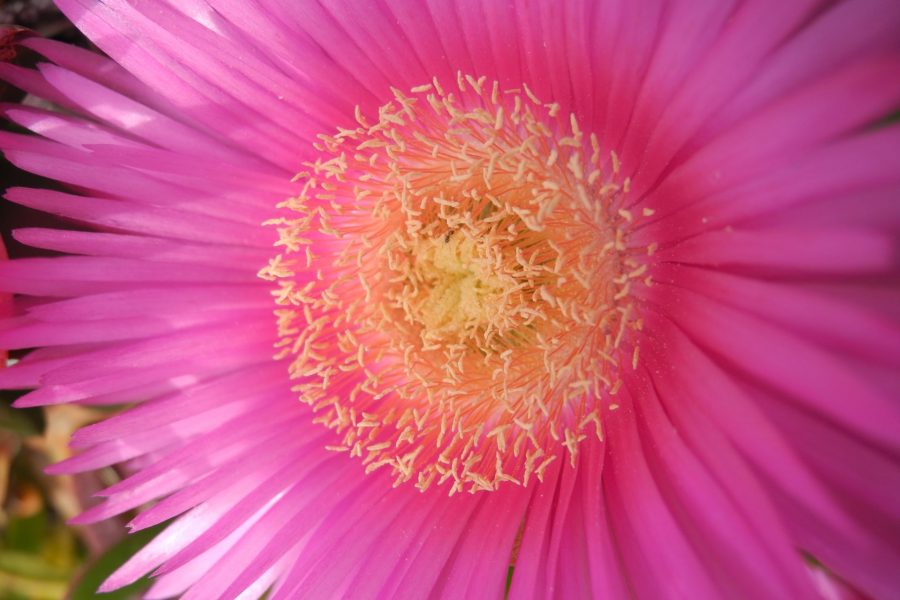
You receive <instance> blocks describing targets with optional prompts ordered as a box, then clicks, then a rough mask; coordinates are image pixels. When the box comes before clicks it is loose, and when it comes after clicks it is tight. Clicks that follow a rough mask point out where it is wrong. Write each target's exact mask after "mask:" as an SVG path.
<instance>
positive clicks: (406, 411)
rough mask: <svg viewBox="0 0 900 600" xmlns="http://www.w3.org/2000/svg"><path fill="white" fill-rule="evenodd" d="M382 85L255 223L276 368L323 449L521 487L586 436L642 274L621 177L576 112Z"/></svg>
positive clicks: (421, 478)
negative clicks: (306, 410)
mask: <svg viewBox="0 0 900 600" xmlns="http://www.w3.org/2000/svg"><path fill="white" fill-rule="evenodd" d="M408 93H409V94H411V95H407V93H405V92H402V91H401V90H393V94H394V100H392V101H391V102H388V103H386V104H385V105H383V106H382V107H381V108H379V110H378V114H377V118H371V119H370V118H367V117H365V116H363V114H362V111H360V110H357V113H356V119H357V123H358V126H356V127H354V128H351V129H345V128H340V129H339V130H338V132H337V133H335V134H333V135H322V136H320V138H319V139H320V143H317V144H316V148H317V149H318V150H319V152H320V156H319V158H317V159H316V160H315V161H313V162H310V163H306V166H307V167H308V171H305V172H303V173H301V174H298V176H297V181H298V182H299V183H298V190H297V194H296V196H294V197H292V198H289V199H287V200H285V201H284V202H283V203H282V204H281V205H280V207H279V208H281V209H283V212H282V213H280V214H279V216H278V217H277V218H274V219H272V220H271V221H269V224H270V225H273V226H274V227H276V228H277V231H278V235H279V240H278V242H277V243H276V246H277V247H278V248H279V249H280V253H279V254H277V255H276V256H275V257H273V258H272V259H271V260H270V262H269V264H268V265H267V266H266V267H265V268H264V269H262V270H261V271H260V277H262V278H264V279H267V280H270V281H277V282H278V289H277V290H275V291H274V292H273V295H274V297H275V302H276V304H277V305H278V308H277V309H276V315H277V319H278V328H279V334H280V337H281V339H280V341H279V343H278V345H277V353H276V358H277V359H285V360H287V361H289V366H288V370H289V373H290V377H291V379H292V380H293V381H294V382H295V386H294V388H293V389H294V391H295V392H296V393H297V395H298V397H299V399H300V400H301V401H303V402H304V403H306V404H308V405H309V406H310V407H311V408H312V410H313V411H314V413H315V417H314V421H315V422H317V423H321V424H323V425H324V426H326V427H328V428H330V429H332V430H334V431H335V432H336V434H337V435H336V439H335V442H334V443H332V444H330V445H329V446H328V448H329V449H331V450H335V451H341V452H348V453H349V454H350V455H351V456H354V457H359V458H360V459H361V461H362V463H363V464H364V465H365V468H366V471H367V472H370V471H375V470H379V469H388V470H389V471H390V472H391V473H392V474H393V476H394V478H395V484H396V485H399V484H401V483H403V482H406V481H412V482H414V483H415V485H416V486H417V487H418V488H419V489H420V490H425V489H427V488H429V487H430V486H432V485H437V486H440V485H444V484H447V485H449V491H450V493H451V494H453V493H457V492H460V491H469V492H474V491H489V490H494V489H497V487H498V486H499V485H501V484H502V483H504V482H510V483H514V484H520V485H528V484H529V481H531V480H533V479H535V478H537V479H541V478H543V477H544V474H545V473H546V472H547V469H548V468H550V465H552V464H554V462H557V464H558V463H561V462H562V461H561V460H558V459H562V458H565V457H568V459H569V461H570V462H571V463H573V464H574V462H575V460H576V457H577V455H578V452H579V445H580V444H581V442H582V441H583V440H585V439H587V438H588V436H596V437H597V438H600V439H602V436H603V427H602V421H601V415H602V414H603V411H604V410H611V409H612V408H613V407H614V406H615V403H614V402H613V398H614V397H615V396H616V394H617V392H618V390H619V386H620V384H621V377H620V373H621V371H622V370H624V369H633V368H636V366H637V362H638V357H639V351H638V350H639V348H638V346H637V344H636V343H635V342H634V341H633V340H634V339H636V337H634V336H632V335H631V334H632V332H634V331H638V330H640V329H641V328H642V326H643V321H642V319H641V317H640V312H639V309H638V307H637V306H638V305H637V304H636V302H635V301H634V300H633V297H634V295H633V293H632V291H633V289H634V288H635V287H636V286H642V285H650V280H649V276H648V274H647V269H648V266H647V264H646V261H645V258H646V256H647V255H648V254H651V253H652V251H653V245H651V246H650V247H646V248H642V247H637V246H632V245H631V244H630V242H629V232H630V231H631V230H632V228H633V227H635V225H636V224H637V223H638V222H639V220H640V219H642V218H644V217H648V216H649V215H650V214H651V213H650V212H647V211H646V210H645V211H641V212H634V211H633V209H632V207H631V206H630V204H629V201H628V199H627V194H628V190H629V185H630V182H629V180H628V179H627V178H625V179H622V178H621V177H620V175H619V169H620V164H619V161H618V158H617V157H616V155H615V154H614V153H611V152H609V153H605V152H604V151H603V149H602V145H601V143H600V140H599V139H598V138H597V137H596V136H595V135H593V134H588V133H585V132H583V131H582V130H581V128H580V126H579V124H578V121H577V119H576V118H575V116H574V115H566V114H562V113H561V110H560V107H559V106H558V105H556V104H543V103H541V101H540V100H539V99H538V98H537V97H536V96H535V95H534V94H533V93H532V92H531V90H529V89H528V88H527V87H525V86H523V88H522V89H510V90H502V89H501V88H500V86H499V84H498V83H497V82H488V81H487V80H486V79H485V78H483V77H482V78H474V77H471V76H467V75H466V76H464V75H462V74H459V76H458V78H457V81H456V85H455V86H454V87H453V88H450V87H449V86H448V87H443V86H442V85H441V84H440V83H439V82H438V81H437V80H433V81H432V82H431V83H429V84H425V85H421V86H417V87H414V88H412V89H411V90H409V92H408Z"/></svg>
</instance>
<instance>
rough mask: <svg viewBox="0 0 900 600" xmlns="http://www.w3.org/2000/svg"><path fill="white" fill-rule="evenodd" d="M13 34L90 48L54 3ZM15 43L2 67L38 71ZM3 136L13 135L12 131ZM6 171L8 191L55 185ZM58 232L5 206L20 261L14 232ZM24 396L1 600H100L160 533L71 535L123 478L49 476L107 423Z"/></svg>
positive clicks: (2, 223) (11, 440)
mask: <svg viewBox="0 0 900 600" xmlns="http://www.w3.org/2000/svg"><path fill="white" fill-rule="evenodd" d="M9 26H13V27H20V28H27V29H31V30H34V31H36V32H37V33H38V34H39V35H42V36H44V37H49V38H53V39H57V40H61V41H64V42H67V43H75V44H78V45H81V46H84V47H90V44H89V42H88V41H87V40H85V39H84V37H83V36H81V35H80V34H79V33H78V31H77V30H76V29H75V28H74V27H72V25H71V23H69V22H68V21H67V20H66V19H65V18H64V17H63V16H62V15H61V14H60V13H59V12H58V11H57V10H56V9H55V8H54V6H53V3H52V1H51V0H0V27H3V28H4V29H6V31H7V35H9V29H8V27H9ZM8 40H9V38H8V37H5V36H0V59H2V60H11V61H12V62H14V63H16V64H21V65H31V64H34V62H35V57H34V56H28V55H27V54H26V53H22V52H18V53H13V51H12V48H11V46H10V45H9V43H8ZM14 102H24V103H26V104H39V102H38V101H36V99H34V98H32V97H24V96H23V94H22V93H21V92H20V91H18V90H16V89H15V88H12V87H10V86H8V85H6V84H4V83H0V103H3V104H6V103H14ZM0 108H2V105H0ZM0 127H2V128H3V129H5V130H10V129H11V127H10V126H9V124H7V123H3V124H2V125H0ZM0 161H2V162H0V188H2V189H5V188H8V187H12V186H16V185H29V186H34V185H41V186H42V187H44V186H46V185H52V184H49V183H48V182H46V181H42V180H41V179H40V178H37V177H34V176H31V175H28V174H25V173H23V172H21V171H18V170H17V169H15V168H14V167H13V166H12V165H10V164H9V163H8V162H6V161H5V160H3V159H0ZM54 222H55V223H56V224H59V221H54V220H53V219H52V218H51V217H48V216H46V215H42V214H40V213H36V212H34V211H30V210H28V209H24V208H21V207H16V206H15V205H13V204H11V203H9V202H6V201H3V200H0V231H2V235H3V244H4V245H5V246H6V249H7V251H8V253H9V254H10V256H14V257H21V256H33V255H35V254H36V252H34V251H33V250H31V249H29V248H25V247H23V246H21V245H19V244H17V243H16V242H15V241H14V240H12V239H11V238H10V237H9V231H10V229H13V228H15V227H21V226H35V225H41V226H46V225H48V224H49V225H52V224H53V223H54ZM2 306H3V302H2V301H0V307H2ZM0 310H2V308H0ZM21 354H22V353H13V354H12V356H10V357H9V360H11V361H15V360H17V359H18V358H20V357H21ZM5 362H6V357H5V356H4V355H2V354H0V368H2V366H3V364H4V363H5ZM16 396H17V394H14V393H8V392H3V391H0V600H23V599H28V600H32V599H33V600H40V599H56V598H72V599H75V600H81V599H86V598H97V597H98V596H97V594H96V593H95V591H94V590H96V588H97V586H98V585H99V583H100V582H101V581H102V580H103V579H104V578H105V577H106V576H107V575H108V574H109V573H111V572H112V571H113V570H114V569H115V568H116V567H117V566H118V565H119V564H121V563H122V562H124V561H125V560H126V559H127V558H128V556H130V555H131V554H132V553H133V552H134V551H135V549H136V548H138V547H140V546H141V545H142V544H144V543H146V541H147V539H148V538H149V537H151V536H152V533H153V532H152V531H151V532H142V533H139V534H137V535H135V536H128V537H126V536H125V527H124V525H125V523H127V522H128V520H129V519H130V518H131V517H132V515H129V514H126V515H123V516H122V517H121V518H119V519H118V520H111V521H105V522H102V523H98V524H96V525H88V526H68V525H66V520H67V519H70V518H71V517H73V516H75V515H76V514H78V513H79V512H81V510H82V509H83V507H85V506H89V505H91V504H92V503H93V502H96V500H92V495H93V494H94V493H95V492H96V491H97V490H99V489H101V488H102V487H106V486H107V485H109V484H111V483H114V482H115V481H117V480H118V479H119V478H120V476H121V473H118V472H116V470H114V469H105V470H103V471H100V472H98V473H88V474H83V475H77V476H74V477H50V476H48V475H46V474H45V473H44V468H45V467H46V466H47V465H48V464H51V463H54V462H57V461H59V460H61V459H63V458H65V457H66V456H68V455H69V451H68V449H67V440H68V438H69V435H70V434H71V433H72V432H73V431H74V430H75V429H77V428H78V427H80V426H82V425H84V424H86V423H90V422H92V421H96V420H98V419H99V418H100V417H101V416H102V415H103V413H102V412H101V411H99V410H93V409H90V408H85V407H80V406H56V407H49V408H43V409H41V408H32V409H24V410H20V409H13V408H11V404H12V402H13V401H14V400H15V398H16ZM143 587H146V585H145V584H144V583H143V582H142V583H140V584H138V585H136V586H132V587H131V588H128V589H126V590H122V591H119V592H115V593H112V594H104V595H103V596H102V598H104V599H110V600H120V599H124V598H134V597H136V596H138V595H139V591H140V590H141V589H142V588H143Z"/></svg>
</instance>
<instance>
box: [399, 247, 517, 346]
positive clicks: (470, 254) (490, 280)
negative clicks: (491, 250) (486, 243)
mask: <svg viewBox="0 0 900 600" xmlns="http://www.w3.org/2000/svg"><path fill="white" fill-rule="evenodd" d="M513 285H514V282H512V281H509V280H504V278H503V277H502V276H501V275H499V274H498V273H496V271H495V270H494V268H493V267H492V265H491V263H490V260H489V259H488V257H487V256H485V253H484V251H483V250H481V251H479V248H478V244H476V243H475V241H473V240H472V239H471V238H469V237H466V236H464V235H461V234H460V235H451V236H445V237H443V238H439V239H427V240H421V241H419V242H417V243H416V245H415V246H414V247H413V267H412V277H411V278H410V279H409V280H408V282H407V286H408V292H409V299H408V302H409V307H410V312H411V316H412V317H413V318H414V319H416V320H418V321H419V322H420V323H421V324H422V325H423V326H424V334H425V336H426V337H427V338H430V339H434V340H441V339H456V340H460V341H461V340H463V339H465V338H466V337H468V335H470V334H471V333H472V332H474V331H477V330H479V329H484V327H485V326H487V325H488V324H489V323H491V322H494V321H496V319H497V317H498V314H499V313H501V312H502V311H503V308H504V304H505V300H504V295H505V294H508V293H509V291H510V289H511V288H512V287H513Z"/></svg>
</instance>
